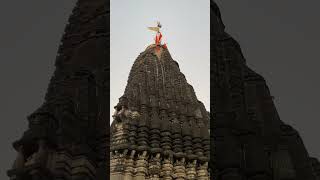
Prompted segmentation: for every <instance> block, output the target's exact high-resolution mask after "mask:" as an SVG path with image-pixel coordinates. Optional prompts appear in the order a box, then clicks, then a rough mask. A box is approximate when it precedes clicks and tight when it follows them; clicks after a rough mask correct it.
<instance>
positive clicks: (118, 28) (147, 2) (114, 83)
mask: <svg viewBox="0 0 320 180" xmlns="http://www.w3.org/2000/svg"><path fill="white" fill-rule="evenodd" d="M110 6H111V7H110V8H111V9H110V15H111V16H110V20H111V22H110V53H111V54H110V56H111V57H110V58H111V62H110V108H111V111H110V112H111V114H113V112H114V109H113V107H114V106H115V105H116V104H117V103H118V98H119V97H121V96H122V95H123V93H124V90H125V87H126V85H127V79H128V76H129V72H130V69H131V66H132V65H133V62H134V61H135V59H136V58H137V57H138V55H139V54H140V53H141V52H143V51H144V50H145V48H146V47H147V46H148V45H150V44H152V43H153V38H154V33H153V32H151V31H149V30H148V29H147V27H148V26H155V25H156V22H157V21H160V22H161V24H162V34H163V42H164V43H167V46H168V49H169V52H170V54H171V56H172V58H173V59H174V60H176V61H177V62H178V63H179V66H180V70H181V72H182V73H183V74H184V75H185V76H186V79H187V81H188V82H189V84H191V85H192V86H193V88H194V90H195V92H196V95H197V97H198V99H199V100H200V101H202V102H203V103H204V105H205V107H206V109H207V111H209V109H210V11H209V10H210V9H209V8H210V1H209V0H197V1H195V0H161V1H157V0H111V2H110ZM111 121H112V119H111V120H110V122H111Z"/></svg>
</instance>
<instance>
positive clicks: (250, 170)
mask: <svg viewBox="0 0 320 180" xmlns="http://www.w3.org/2000/svg"><path fill="white" fill-rule="evenodd" d="M210 13H211V14H210V15H211V18H210V21H211V22H210V30H211V39H210V46H211V47H210V49H211V52H210V54H211V64H210V65H211V79H212V82H211V92H212V93H211V107H213V109H212V110H211V111H210V112H211V113H213V119H214V121H213V122H214V124H212V125H213V126H212V127H211V132H212V133H211V135H212V138H211V140H212V141H211V142H212V144H211V145H212V146H211V150H212V151H211V153H212V155H211V157H213V158H211V160H212V161H211V163H210V165H212V166H213V167H214V168H213V169H214V178H215V179H219V180H231V179H232V180H233V179H248V180H282V179H286V180H300V179H305V180H315V178H316V176H318V174H319V173H318V172H319V171H318V164H319V163H318V161H316V160H315V159H311V158H310V157H309V155H308V152H307V150H306V148H305V146H304V144H303V141H302V139H301V137H300V136H299V134H298V132H297V131H296V130H295V129H293V128H292V127H291V126H289V125H287V124H286V123H284V122H283V121H282V120H281V119H280V116H279V114H278V112H277V110H276V107H275V104H274V102H273V97H272V96H271V93H270V90H269V88H268V86H267V84H266V81H265V79H264V78H263V77H262V76H261V75H259V74H258V73H256V72H254V71H253V70H252V69H250V68H249V67H248V66H247V64H246V59H245V57H244V55H243V54H242V51H241V48H240V45H239V43H238V42H237V41H236V40H235V39H234V38H232V37H231V36H230V35H229V34H228V33H226V32H225V26H224V24H223V22H222V18H221V14H220V11H219V8H218V6H217V4H216V3H215V2H214V1H211V12H210ZM275 43H276V42H275ZM293 113H294V112H293Z"/></svg>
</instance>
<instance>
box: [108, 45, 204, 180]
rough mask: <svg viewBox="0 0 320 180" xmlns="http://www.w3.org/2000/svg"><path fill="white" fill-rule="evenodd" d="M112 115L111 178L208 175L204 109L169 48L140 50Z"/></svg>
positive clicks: (154, 179) (180, 179)
mask: <svg viewBox="0 0 320 180" xmlns="http://www.w3.org/2000/svg"><path fill="white" fill-rule="evenodd" d="M113 118H114V121H113V123H112V125H111V133H112V134H111V142H112V143H111V153H112V154H111V161H110V162H111V180H122V179H123V180H162V179H163V180H171V179H172V180H173V179H176V180H183V179H200V180H208V179H209V171H208V162H209V154H210V140H209V130H208V129H209V116H208V112H207V111H206V109H205V107H204V105H203V104H202V103H201V102H200V101H198V99H197V97H196V95H195V92H194V90H193V88H192V86H191V85H190V84H188V83H187V81H186V78H185V77H184V75H183V74H182V73H181V72H180V69H179V65H178V63H177V62H176V61H174V60H173V59H172V58H171V55H170V53H169V51H168V49H166V48H164V47H162V46H160V47H156V46H155V45H150V46H149V47H148V48H147V49H146V50H145V51H144V52H142V53H141V54H140V55H139V56H138V58H137V59H136V61H135V62H134V64H133V66H132V69H131V72H130V74H129V78H128V83H127V86H126V89H125V92H124V95H123V96H122V97H121V98H119V103H118V104H117V105H116V106H115V113H114V115H113ZM123 157H124V158H125V159H126V161H123V159H122V158H123ZM123 162H125V163H123Z"/></svg>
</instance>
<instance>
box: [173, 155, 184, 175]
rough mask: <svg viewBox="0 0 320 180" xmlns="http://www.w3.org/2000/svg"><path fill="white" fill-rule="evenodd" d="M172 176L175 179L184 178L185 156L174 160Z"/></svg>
mask: <svg viewBox="0 0 320 180" xmlns="http://www.w3.org/2000/svg"><path fill="white" fill-rule="evenodd" d="M173 169H174V178H175V179H176V180H184V179H185V178H186V167H185V158H181V160H178V159H177V160H176V162H175V163H174V168H173Z"/></svg>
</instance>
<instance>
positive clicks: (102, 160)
mask: <svg viewBox="0 0 320 180" xmlns="http://www.w3.org/2000/svg"><path fill="white" fill-rule="evenodd" d="M108 13H109V10H108V9H107V2H106V1H105V0H90V1H88V0H79V1H78V2H77V4H76V7H75V8H74V10H73V12H72V15H71V16H70V18H69V23H68V25H67V26H66V29H65V33H64V35H63V37H62V40H61V45H60V47H59V50H58V55H57V57H56V63H55V66H56V69H55V71H54V74H53V76H52V78H51V80H50V84H49V87H48V89H47V93H46V95H45V100H44V103H43V104H42V106H41V107H39V109H37V110H36V111H35V112H34V113H32V114H31V115H30V116H28V121H29V129H28V130H27V131H25V133H24V134H23V136H22V138H21V139H19V140H17V141H16V142H14V143H13V146H14V148H15V149H16V151H17V157H16V160H15V161H14V163H13V166H12V168H11V170H9V171H8V173H7V174H8V176H9V177H10V179H11V180H58V179H59V180H71V179H72V180H97V179H101V180H102V179H107V176H108V174H109V168H108V167H107V159H108V160H109V157H108V156H109V153H107V151H108V150H109V147H107V145H108V143H107V139H109V137H108V135H109V133H108V130H109V128H108V126H109V109H108V106H109V93H108V90H109V82H108V75H109V66H108V64H109V56H108V54H109V36H108V31H109V29H108V28H109V22H108V21H109V19H108V17H109V16H108V15H107V14H108Z"/></svg>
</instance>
